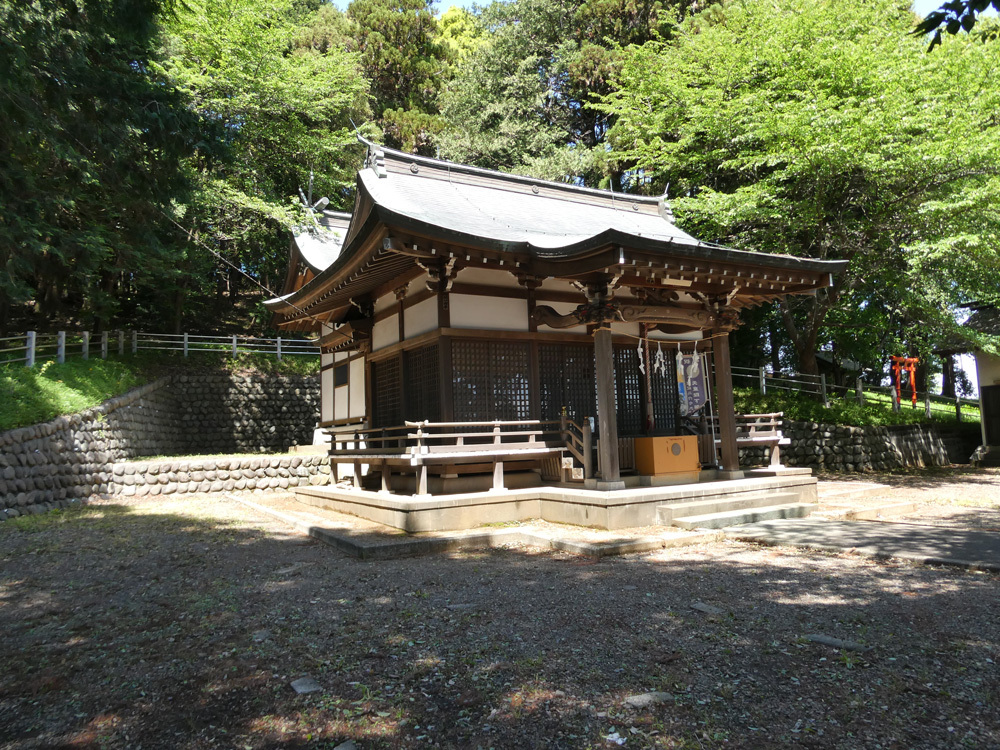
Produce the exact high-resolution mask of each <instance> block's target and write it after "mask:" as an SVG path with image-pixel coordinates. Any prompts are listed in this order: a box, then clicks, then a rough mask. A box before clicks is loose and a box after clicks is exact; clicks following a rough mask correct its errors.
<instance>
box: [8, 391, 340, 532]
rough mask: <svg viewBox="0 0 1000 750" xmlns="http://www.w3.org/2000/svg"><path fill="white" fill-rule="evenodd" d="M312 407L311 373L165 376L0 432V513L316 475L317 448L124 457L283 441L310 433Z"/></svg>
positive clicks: (325, 477)
mask: <svg viewBox="0 0 1000 750" xmlns="http://www.w3.org/2000/svg"><path fill="white" fill-rule="evenodd" d="M318 416H319V384H318V378H316V377H315V376H312V377H309V376H274V375H272V376H264V375H256V376H240V375H231V374H229V373H202V374H194V375H172V376H167V377H164V378H161V379H159V380H157V381H154V382H152V383H149V384H147V385H145V386H142V387H141V388H136V389H134V390H132V391H129V392H128V393H126V394H124V395H122V396H119V397H117V398H113V399H111V400H109V401H106V402H104V403H103V404H101V405H100V406H97V407H94V408H93V409H88V410H86V411H83V412H80V413H79V414H72V415H70V416H66V417H60V418H58V419H54V420H52V421H51V422H45V423H43V424H38V425H32V426H30V427H23V428H20V429H17V430H10V431H8V432H5V433H0V519H2V518H6V517H13V516H18V515H23V514H25V513H32V512H35V513H38V512H44V511H46V510H51V509H53V508H58V507H65V506H67V505H70V504H72V503H74V502H77V503H78V502H81V501H83V500H86V499H88V498H89V497H91V496H93V495H110V496H116V495H124V496H129V495H135V496H139V495H157V494H172V493H180V492H211V491H227V490H232V491H241V490H243V491H245V490H255V489H284V488H287V487H297V486H301V485H304V484H313V485H315V484H326V483H327V482H328V481H329V474H330V464H329V458H328V457H327V456H295V457H291V456H261V457H231V458H215V459H188V460H181V459H170V460H164V461H156V460H153V461H146V462H133V461H130V459H135V458H140V457H143V456H158V455H159V456H177V455H185V454H188V455H190V454H227V453H257V452H259V453H264V452H271V453H276V452H280V451H287V450H288V449H289V447H291V446H294V445H298V444H309V443H311V442H312V431H313V427H314V426H315V424H316V420H317V419H318ZM227 426H228V429H227Z"/></svg>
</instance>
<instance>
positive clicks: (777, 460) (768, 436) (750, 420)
mask: <svg viewBox="0 0 1000 750" xmlns="http://www.w3.org/2000/svg"><path fill="white" fill-rule="evenodd" d="M784 416H785V413H784V412H780V411H779V412H773V413H771V414H737V415H736V445H737V446H741V445H742V446H743V447H764V448H770V449H771V466H780V465H781V446H782V445H788V444H789V443H791V440H790V439H788V438H787V437H785V436H784V434H783V433H782V429H781V428H782V423H783V422H784ZM713 420H714V421H715V423H716V425H715V427H716V430H715V433H716V434H715V442H716V443H720V442H721V435H720V434H719V428H718V416H716V417H713Z"/></svg>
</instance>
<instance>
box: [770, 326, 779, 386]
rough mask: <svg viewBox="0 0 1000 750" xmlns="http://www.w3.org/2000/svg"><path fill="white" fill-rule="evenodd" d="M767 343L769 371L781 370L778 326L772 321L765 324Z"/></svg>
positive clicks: (776, 371) (777, 371)
mask: <svg viewBox="0 0 1000 750" xmlns="http://www.w3.org/2000/svg"><path fill="white" fill-rule="evenodd" d="M767 344H768V348H769V349H770V352H769V354H770V358H771V372H773V373H775V374H777V373H779V372H781V345H780V344H779V343H778V328H777V326H775V325H774V322H773V321H772V322H770V323H768V324H767Z"/></svg>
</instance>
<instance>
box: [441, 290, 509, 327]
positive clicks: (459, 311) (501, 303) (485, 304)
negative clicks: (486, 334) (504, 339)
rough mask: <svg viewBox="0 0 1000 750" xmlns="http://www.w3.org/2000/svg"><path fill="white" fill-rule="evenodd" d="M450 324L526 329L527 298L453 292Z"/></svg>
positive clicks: (454, 325) (452, 325) (456, 325)
mask: <svg viewBox="0 0 1000 750" xmlns="http://www.w3.org/2000/svg"><path fill="white" fill-rule="evenodd" d="M451 327H452V328H479V329H494V330H501V331H527V330H528V301H527V300H523V299H510V298H509V297H480V296H478V295H471V294H452V295H451Z"/></svg>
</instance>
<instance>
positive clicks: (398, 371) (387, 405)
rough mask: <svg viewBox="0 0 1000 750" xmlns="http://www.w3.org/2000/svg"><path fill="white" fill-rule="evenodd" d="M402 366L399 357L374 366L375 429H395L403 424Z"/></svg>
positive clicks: (373, 418)
mask: <svg viewBox="0 0 1000 750" xmlns="http://www.w3.org/2000/svg"><path fill="white" fill-rule="evenodd" d="M400 365H401V362H400V357H399V356H398V355H397V356H395V357H391V358H389V359H385V360H382V361H381V362H376V363H373V364H372V385H373V393H372V406H373V409H372V411H373V412H374V413H373V414H372V426H373V427H394V426H396V425H400V424H402V423H403V401H402V368H401V366H400Z"/></svg>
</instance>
